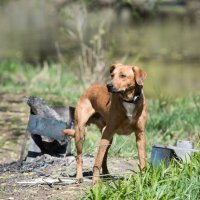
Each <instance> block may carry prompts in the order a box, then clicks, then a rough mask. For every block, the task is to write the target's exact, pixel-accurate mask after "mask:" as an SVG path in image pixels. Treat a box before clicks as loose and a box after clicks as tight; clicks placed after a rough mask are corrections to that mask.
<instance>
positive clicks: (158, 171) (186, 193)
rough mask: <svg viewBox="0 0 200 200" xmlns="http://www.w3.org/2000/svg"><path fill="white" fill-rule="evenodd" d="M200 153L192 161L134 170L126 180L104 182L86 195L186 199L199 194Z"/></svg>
mask: <svg viewBox="0 0 200 200" xmlns="http://www.w3.org/2000/svg"><path fill="white" fill-rule="evenodd" d="M199 163H200V154H198V155H196V156H194V157H193V158H192V160H191V162H190V163H186V164H182V163H177V162H172V163H171V164H170V166H169V167H168V168H165V167H164V165H161V166H160V167H157V168H153V167H152V166H149V167H148V168H147V169H146V171H145V172H140V173H136V174H133V175H132V176H131V177H129V178H128V179H125V180H122V181H121V180H117V181H111V182H110V183H109V182H105V183H103V182H101V183H99V184H97V185H95V186H94V187H92V188H91V189H90V190H88V192H87V194H86V196H85V197H84V199H96V200H104V199H113V200H115V199H118V200H120V199H135V200H158V199H162V200H170V199H173V200H174V199H176V200H186V199H191V200H194V199H199V197H200V168H199Z"/></svg>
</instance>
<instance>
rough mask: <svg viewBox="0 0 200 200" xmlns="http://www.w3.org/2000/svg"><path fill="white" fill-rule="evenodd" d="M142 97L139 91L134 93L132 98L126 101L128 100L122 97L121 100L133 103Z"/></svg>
mask: <svg viewBox="0 0 200 200" xmlns="http://www.w3.org/2000/svg"><path fill="white" fill-rule="evenodd" d="M142 98H143V95H142V92H140V94H136V95H135V96H134V97H133V98H132V100H130V101H128V100H125V99H123V101H124V102H126V103H134V104H136V103H137V102H138V101H139V100H140V99H142Z"/></svg>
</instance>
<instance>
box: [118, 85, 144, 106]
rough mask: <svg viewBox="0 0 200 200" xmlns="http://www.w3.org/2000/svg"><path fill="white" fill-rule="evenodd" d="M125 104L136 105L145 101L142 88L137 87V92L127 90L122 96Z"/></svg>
mask: <svg viewBox="0 0 200 200" xmlns="http://www.w3.org/2000/svg"><path fill="white" fill-rule="evenodd" d="M120 96H121V99H122V101H123V102H126V103H132V104H136V103H137V102H139V101H140V100H141V99H143V91H142V88H141V87H136V89H135V90H131V89H130V90H127V91H125V92H124V93H121V94H120Z"/></svg>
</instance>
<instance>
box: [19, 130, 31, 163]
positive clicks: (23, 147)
mask: <svg viewBox="0 0 200 200" xmlns="http://www.w3.org/2000/svg"><path fill="white" fill-rule="evenodd" d="M28 135H29V134H28V131H26V133H25V135H24V141H23V144H22V149H21V153H20V158H19V161H18V163H17V165H18V166H19V167H20V166H21V165H22V162H23V157H24V152H25V149H26V143H27V139H28Z"/></svg>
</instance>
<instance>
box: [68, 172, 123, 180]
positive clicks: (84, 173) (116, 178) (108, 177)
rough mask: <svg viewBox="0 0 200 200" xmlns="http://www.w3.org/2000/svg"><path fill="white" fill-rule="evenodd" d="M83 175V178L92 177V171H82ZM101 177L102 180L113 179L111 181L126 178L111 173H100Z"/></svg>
mask: <svg viewBox="0 0 200 200" xmlns="http://www.w3.org/2000/svg"><path fill="white" fill-rule="evenodd" d="M69 177H71V178H75V177H76V174H73V175H70V176H69ZM83 177H84V178H88V179H92V177H93V172H92V171H85V172H83ZM100 177H101V179H102V180H105V181H106V180H113V181H116V180H124V179H126V178H125V177H122V176H115V175H114V176H113V175H109V174H108V175H100Z"/></svg>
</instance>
